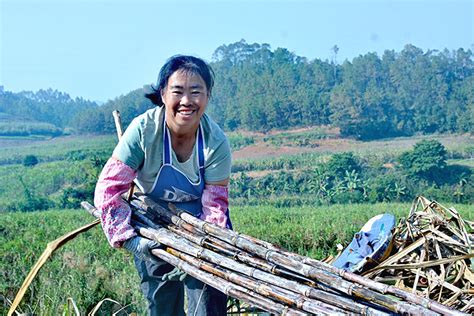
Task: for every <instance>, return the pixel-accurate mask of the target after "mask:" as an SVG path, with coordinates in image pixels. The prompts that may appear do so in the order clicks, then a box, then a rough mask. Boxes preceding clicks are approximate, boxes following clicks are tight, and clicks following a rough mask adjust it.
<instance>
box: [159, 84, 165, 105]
mask: <svg viewBox="0 0 474 316" xmlns="http://www.w3.org/2000/svg"><path fill="white" fill-rule="evenodd" d="M165 89H166V88H165ZM165 89H160V97H161V102H162V103H163V104H165Z"/></svg>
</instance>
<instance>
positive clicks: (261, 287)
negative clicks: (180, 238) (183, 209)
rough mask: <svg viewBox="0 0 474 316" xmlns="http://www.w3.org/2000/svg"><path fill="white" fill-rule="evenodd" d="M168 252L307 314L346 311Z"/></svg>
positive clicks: (172, 250) (189, 257) (207, 263)
mask: <svg viewBox="0 0 474 316" xmlns="http://www.w3.org/2000/svg"><path fill="white" fill-rule="evenodd" d="M167 251H168V252H169V253H171V254H172V255H174V256H175V257H178V258H180V259H182V260H184V261H186V262H187V263H189V264H191V265H193V266H196V267H198V268H199V269H202V270H204V271H207V272H209V273H212V274H214V275H217V276H219V277H221V278H223V279H226V280H227V281H229V282H231V283H234V284H239V285H241V286H243V287H245V288H247V289H249V290H252V291H254V292H256V293H258V294H261V295H264V296H268V297H270V298H273V299H275V300H278V301H280V302H282V303H284V304H286V305H290V306H294V307H296V308H298V309H302V310H304V311H306V312H311V313H315V314H339V315H343V312H344V311H343V310H342V309H339V308H336V307H334V306H331V305H328V304H325V303H323V302H318V301H316V300H313V299H309V298H307V297H304V296H302V295H298V294H296V293H293V292H291V291H288V290H284V289H281V288H278V287H276V286H271V285H268V284H265V283H262V282H259V281H257V280H255V279H252V278H249V277H245V276H243V275H240V274H238V273H235V272H232V271H230V270H227V269H224V268H221V267H218V266H217V265H215V264H212V263H209V262H206V261H204V260H201V259H196V258H194V257H192V256H190V255H187V254H185V253H183V252H180V251H178V250H174V249H172V248H169V249H167Z"/></svg>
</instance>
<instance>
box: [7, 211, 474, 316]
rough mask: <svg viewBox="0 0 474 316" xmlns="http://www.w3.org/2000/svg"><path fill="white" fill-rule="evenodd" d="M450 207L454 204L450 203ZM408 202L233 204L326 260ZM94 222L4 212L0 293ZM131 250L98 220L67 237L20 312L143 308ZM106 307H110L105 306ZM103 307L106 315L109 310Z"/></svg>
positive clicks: (257, 224) (259, 232)
mask: <svg viewBox="0 0 474 316" xmlns="http://www.w3.org/2000/svg"><path fill="white" fill-rule="evenodd" d="M446 206H451V205H446ZM409 207H410V205H409V204H396V203H380V204H357V205H330V206H320V207H309V206H305V207H301V208H296V207H293V208H274V207H270V206H268V205H258V206H246V207H233V208H232V209H231V214H232V219H233V224H234V228H235V230H236V231H239V232H242V233H246V234H249V235H252V236H254V237H257V238H260V239H263V240H266V241H269V242H272V243H274V244H277V245H280V246H282V247H284V248H287V249H288V250H291V251H293V252H297V253H300V254H303V255H307V256H310V257H313V258H316V259H322V258H324V257H326V256H328V255H330V254H334V253H335V250H336V244H338V243H342V244H347V243H348V242H349V241H350V240H351V238H352V236H353V234H354V233H355V232H356V231H358V230H359V229H360V227H362V225H363V224H364V223H365V222H366V221H367V220H368V219H369V218H370V217H372V216H374V215H376V214H380V213H385V212H389V213H392V214H395V215H396V216H397V218H398V219H400V218H401V217H403V216H406V215H407V214H408V211H409ZM454 207H455V208H456V209H457V210H458V211H459V212H460V213H461V215H462V216H463V217H464V218H465V219H469V220H474V205H454ZM90 221H92V218H91V216H90V215H89V214H87V213H86V212H85V211H83V210H68V211H64V210H49V211H43V212H29V213H22V212H15V213H4V214H2V221H1V223H0V252H1V253H2V256H1V258H0V271H2V272H1V273H2V281H1V284H0V293H1V295H2V296H3V297H4V299H5V302H4V304H3V306H1V307H0V314H2V315H3V314H5V313H6V311H7V308H8V303H6V302H7V301H8V300H13V298H14V296H15V294H16V292H17V291H18V289H19V287H20V285H21V283H22V282H23V279H24V278H25V276H26V275H27V273H28V272H29V270H30V269H31V267H32V266H33V264H34V263H35V262H36V260H37V259H38V257H39V256H40V254H41V253H42V251H43V250H44V248H45V247H46V244H47V243H48V242H50V241H52V240H54V239H56V238H58V237H59V236H61V235H63V234H65V233H67V232H69V231H71V230H73V229H75V228H77V227H79V226H82V225H84V224H86V223H88V222H90ZM132 261H133V260H132V258H131V256H130V255H129V254H128V253H126V252H124V251H122V250H115V249H112V248H110V247H109V246H108V244H107V242H106V240H105V237H104V236H103V233H102V231H101V229H100V228H99V227H95V228H93V229H91V230H90V231H89V232H87V233H84V234H82V235H80V236H79V237H77V238H76V239H74V240H73V241H70V242H69V243H68V244H66V245H65V246H64V247H63V248H61V249H60V250H58V251H57V252H56V253H55V254H54V255H53V256H52V258H51V259H50V260H48V261H47V263H46V264H45V266H44V267H43V269H42V270H41V271H40V273H39V275H38V276H37V278H36V279H35V281H34V282H33V284H32V286H31V287H30V289H29V291H28V292H27V294H26V295H25V297H24V300H23V302H22V304H21V306H20V307H21V311H22V312H27V313H33V314H35V315H58V314H62V313H63V312H64V311H65V309H66V304H67V299H68V298H72V299H73V300H74V301H75V303H76V304H77V306H78V308H79V309H80V311H81V313H83V314H85V313H86V312H89V311H90V310H91V309H92V308H93V307H94V306H95V305H96V304H97V303H98V302H99V301H101V300H103V299H104V298H110V299H113V300H116V301H117V302H119V303H120V304H122V305H123V306H127V308H126V310H127V311H128V312H136V313H138V314H139V315H142V314H144V313H145V311H144V308H145V306H146V303H145V301H144V299H143V298H142V296H141V294H140V291H139V280H138V276H137V273H136V271H135V269H134V266H133V262H132ZM105 314H106V313H105ZM105 314H104V315H105Z"/></svg>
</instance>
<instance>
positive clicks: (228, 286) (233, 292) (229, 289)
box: [151, 249, 306, 316]
mask: <svg viewBox="0 0 474 316" xmlns="http://www.w3.org/2000/svg"><path fill="white" fill-rule="evenodd" d="M151 252H152V253H153V255H155V256H157V257H158V258H160V259H162V260H163V261H166V262H168V263H169V264H171V265H173V266H175V267H178V268H179V269H181V270H182V271H184V272H186V273H187V274H189V275H190V276H192V277H194V278H196V279H198V280H200V281H202V282H204V283H206V284H208V285H210V286H212V287H214V288H216V289H217V290H219V291H221V292H222V293H224V294H226V295H230V296H232V297H235V298H237V299H239V300H242V301H244V302H247V303H249V304H251V305H253V306H256V307H259V308H261V309H264V310H267V311H269V312H271V313H276V314H279V315H288V316H302V315H306V313H304V312H302V311H299V310H296V309H293V308H289V307H287V306H285V305H283V304H280V303H277V302H274V301H272V300H270V299H268V298H265V297H263V296H262V295H259V294H257V293H255V292H253V291H250V290H248V289H246V288H244V287H242V286H239V285H236V284H232V283H230V282H228V281H227V280H225V279H222V278H220V277H218V276H216V275H213V274H211V273H208V272H206V271H203V270H200V269H198V268H196V267H195V266H193V265H190V264H189V263H187V262H185V261H183V260H181V259H179V258H177V257H175V256H173V255H172V254H170V253H168V252H166V251H165V250H162V249H153V250H152V251H151Z"/></svg>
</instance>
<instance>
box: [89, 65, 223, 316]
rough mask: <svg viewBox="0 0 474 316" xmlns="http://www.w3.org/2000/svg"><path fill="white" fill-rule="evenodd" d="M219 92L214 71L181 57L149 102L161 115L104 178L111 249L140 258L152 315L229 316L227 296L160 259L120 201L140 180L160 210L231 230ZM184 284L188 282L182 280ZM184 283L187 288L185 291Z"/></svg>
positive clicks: (143, 126) (127, 139)
mask: <svg viewBox="0 0 474 316" xmlns="http://www.w3.org/2000/svg"><path fill="white" fill-rule="evenodd" d="M213 84H214V78H213V72H212V70H211V68H210V67H209V66H208V65H207V64H206V63H205V62H204V61H203V60H201V59H199V58H196V57H192V56H174V57H172V58H170V59H169V60H168V61H167V62H166V63H165V65H164V66H163V67H162V68H161V70H160V73H159V76H158V83H157V85H156V86H155V87H153V86H152V92H151V93H148V94H146V95H145V96H146V97H147V98H149V99H150V100H151V101H152V102H153V103H154V104H156V105H157V107H155V108H153V109H151V110H148V111H147V112H145V113H144V114H142V115H140V116H138V117H136V118H135V119H134V120H133V121H132V122H131V124H130V126H129V127H128V128H127V130H126V131H125V133H124V135H123V137H122V139H121V140H120V141H119V143H118V145H117V147H116V148H115V150H114V152H113V155H112V157H111V158H110V159H109V161H108V162H107V164H106V165H105V166H104V169H103V171H102V173H101V175H100V177H99V181H98V183H97V187H96V191H95V198H94V202H95V205H96V207H97V208H98V209H99V210H101V211H102V221H101V222H102V228H103V230H104V232H105V235H106V236H107V239H108V241H109V243H110V244H111V246H112V247H116V248H118V247H124V248H126V249H128V250H129V251H131V252H132V253H133V254H134V255H135V265H136V267H137V270H138V273H139V275H140V277H141V289H142V291H143V293H144V295H145V296H146V297H147V299H148V302H149V313H150V315H160V316H163V315H184V308H183V305H184V304H183V303H184V291H185V290H186V295H187V297H188V303H187V305H188V315H225V314H226V301H227V298H226V296H225V295H224V294H223V293H221V292H219V291H217V290H216V289H214V288H212V287H210V286H207V285H205V284H203V283H202V282H200V281H198V280H196V279H194V278H192V277H190V276H188V277H186V278H184V282H179V281H177V280H175V279H176V278H173V277H172V276H173V275H174V274H175V272H176V269H174V268H173V266H171V265H169V264H167V263H165V262H163V261H161V260H159V259H158V258H156V257H153V256H152V255H151V254H150V250H151V249H153V248H154V247H159V245H158V244H157V243H155V242H151V241H149V240H147V239H145V238H142V237H140V236H138V235H137V233H136V232H135V230H134V229H133V227H132V226H131V225H130V218H131V211H130V208H129V206H128V205H127V204H126V203H124V202H123V201H122V199H121V194H122V193H124V192H127V191H128V189H129V188H130V186H131V183H132V181H134V180H135V182H136V183H137V185H138V186H139V188H140V189H141V190H142V191H143V192H145V193H146V194H148V195H149V196H151V197H152V198H153V199H154V200H155V201H156V202H158V203H160V204H162V205H164V206H166V205H167V204H168V203H169V202H172V203H175V204H176V206H178V207H179V208H182V209H186V210H187V211H188V212H190V213H191V214H193V215H194V216H196V217H199V218H201V219H203V220H205V221H208V222H212V223H215V224H217V225H220V226H222V227H225V226H227V227H230V219H229V214H228V209H227V207H228V188H227V186H228V183H229V176H230V166H231V154H230V146H229V142H228V140H227V138H226V137H225V135H224V133H223V132H222V130H221V129H220V128H219V127H218V126H217V124H216V123H215V122H214V121H212V120H211V118H210V117H208V116H207V115H206V114H205V113H204V112H205V110H206V107H207V104H208V101H209V97H210V96H211V91H212V87H213ZM181 279H182V278H181ZM183 283H184V285H183Z"/></svg>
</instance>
